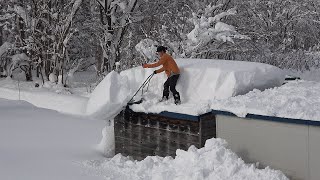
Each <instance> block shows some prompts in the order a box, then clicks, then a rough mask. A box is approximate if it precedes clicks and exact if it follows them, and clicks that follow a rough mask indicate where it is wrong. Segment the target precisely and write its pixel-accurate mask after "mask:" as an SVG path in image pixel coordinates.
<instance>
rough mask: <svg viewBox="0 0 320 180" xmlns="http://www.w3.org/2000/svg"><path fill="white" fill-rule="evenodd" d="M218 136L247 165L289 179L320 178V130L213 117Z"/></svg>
mask: <svg viewBox="0 0 320 180" xmlns="http://www.w3.org/2000/svg"><path fill="white" fill-rule="evenodd" d="M216 123H217V125H216V126H217V127H216V128H217V137H219V138H223V139H226V140H227V142H228V143H229V148H230V149H231V150H232V151H234V152H235V153H237V154H238V155H239V156H240V157H241V158H242V159H243V160H244V161H246V162H247V163H250V162H251V163H255V162H260V167H266V166H270V167H271V168H273V169H279V170H281V171H282V172H284V173H285V174H286V175H287V176H288V177H289V178H290V179H294V180H300V179H303V180H305V179H306V180H308V179H310V180H319V179H320V155H319V154H320V127H317V126H310V125H308V124H296V123H287V122H274V121H266V120H261V119H250V118H239V117H235V116H229V115H216Z"/></svg>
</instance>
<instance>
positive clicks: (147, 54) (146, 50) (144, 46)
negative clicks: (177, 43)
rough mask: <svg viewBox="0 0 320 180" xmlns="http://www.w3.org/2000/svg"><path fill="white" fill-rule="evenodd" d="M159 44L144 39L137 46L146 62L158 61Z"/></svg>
mask: <svg viewBox="0 0 320 180" xmlns="http://www.w3.org/2000/svg"><path fill="white" fill-rule="evenodd" d="M157 45H158V42H156V41H153V40H151V39H143V40H141V41H140V42H139V43H138V44H137V45H136V47H135V48H136V50H137V51H138V52H139V53H140V54H141V55H142V56H143V57H144V58H145V60H155V59H157V54H156V50H157V47H156V46H157Z"/></svg>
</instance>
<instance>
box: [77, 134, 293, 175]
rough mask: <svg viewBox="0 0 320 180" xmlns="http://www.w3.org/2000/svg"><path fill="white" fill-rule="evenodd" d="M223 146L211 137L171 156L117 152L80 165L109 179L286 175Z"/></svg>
mask: <svg viewBox="0 0 320 180" xmlns="http://www.w3.org/2000/svg"><path fill="white" fill-rule="evenodd" d="M226 146H227V143H226V141H225V140H222V139H210V140H207V142H206V144H205V147H203V148H201V149H197V148H196V147H195V146H191V147H190V148H189V149H188V151H183V150H177V152H176V155H177V156H176V157H175V158H174V159H173V158H171V157H165V158H162V157H158V156H149V157H147V158H145V159H144V160H142V161H132V160H130V159H129V158H127V157H123V156H121V155H120V154H118V155H116V156H115V157H113V158H112V159H110V160H105V161H88V162H85V163H83V165H84V166H85V167H89V168H92V169H93V170H94V171H95V172H96V173H98V174H100V175H104V176H105V177H106V178H110V179H158V180H161V179H163V180H165V179H176V180H179V179H181V180H185V179H208V180H209V179H210V180H211V179H213V180H214V179H220V180H242V179H246V180H257V179H259V180H287V179H288V178H287V177H286V176H285V175H284V174H283V173H282V172H281V171H276V170H272V169H270V168H268V167H267V168H265V169H257V168H256V167H255V165H253V164H245V163H244V161H243V160H242V159H241V158H239V157H238V156H237V155H236V154H235V153H233V152H232V151H231V150H229V149H227V148H226Z"/></svg>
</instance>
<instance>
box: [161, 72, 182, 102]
mask: <svg viewBox="0 0 320 180" xmlns="http://www.w3.org/2000/svg"><path fill="white" fill-rule="evenodd" d="M179 77H180V74H177V75H173V76H171V77H169V78H168V79H167V80H166V82H165V83H164V85H163V86H164V88H163V97H165V98H167V99H168V98H169V89H170V91H171V92H172V94H173V97H174V99H175V100H180V94H179V92H178V91H177V90H176V85H177V82H178V79H179Z"/></svg>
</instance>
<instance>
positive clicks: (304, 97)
mask: <svg viewBox="0 0 320 180" xmlns="http://www.w3.org/2000/svg"><path fill="white" fill-rule="evenodd" d="M211 108H212V109H215V110H224V111H229V112H232V113H234V114H236V115H237V116H241V117H245V116H246V114H248V113H251V114H259V115H267V116H276V117H286V118H295V119H306V120H317V121H319V120H320V118H319V117H320V112H319V109H320V83H318V82H311V81H293V82H289V83H287V84H285V85H283V86H281V87H277V88H273V89H267V90H265V91H263V92H261V91H259V90H254V91H251V92H249V93H248V94H246V95H243V96H237V97H232V98H229V99H226V100H212V102H211Z"/></svg>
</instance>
